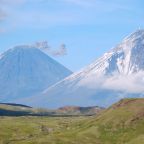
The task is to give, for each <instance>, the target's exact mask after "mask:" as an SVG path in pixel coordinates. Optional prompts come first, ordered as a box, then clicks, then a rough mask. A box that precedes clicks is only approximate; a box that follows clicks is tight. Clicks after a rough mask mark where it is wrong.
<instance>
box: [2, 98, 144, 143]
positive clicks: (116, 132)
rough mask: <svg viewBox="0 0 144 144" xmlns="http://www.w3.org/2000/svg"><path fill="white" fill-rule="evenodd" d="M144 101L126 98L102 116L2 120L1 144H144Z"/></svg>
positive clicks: (5, 118) (105, 111) (8, 118)
mask: <svg viewBox="0 0 144 144" xmlns="http://www.w3.org/2000/svg"><path fill="white" fill-rule="evenodd" d="M143 143H144V99H126V100H122V101H120V102H118V103H117V104H115V105H113V106H111V107H110V108H108V109H106V110H104V111H103V112H102V113H101V114H99V115H98V116H81V117H31V116H23V117H0V144H143Z"/></svg>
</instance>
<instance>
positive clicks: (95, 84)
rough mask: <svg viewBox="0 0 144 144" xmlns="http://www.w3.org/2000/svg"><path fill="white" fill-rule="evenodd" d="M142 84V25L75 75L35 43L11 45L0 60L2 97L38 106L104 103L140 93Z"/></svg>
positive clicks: (106, 104)
mask: <svg viewBox="0 0 144 144" xmlns="http://www.w3.org/2000/svg"><path fill="white" fill-rule="evenodd" d="M70 74H71V75H70ZM143 85H144V30H138V31H136V32H134V33H132V34H130V35H129V36H128V37H126V38H125V39H124V40H123V41H122V42H121V43H120V44H118V45H117V46H116V47H115V48H113V49H111V50H110V51H109V52H107V53H105V54H104V55H103V56H102V57H101V58H99V59H97V60H96V61H95V62H93V63H92V64H90V65H89V66H87V67H85V68H84V69H82V70H80V71H78V72H76V73H74V74H72V72H71V71H70V70H68V69H67V68H65V67H64V66H62V65H60V64H59V63H57V62H56V61H54V60H53V59H51V58H50V57H49V56H47V55H46V54H44V53H43V52H42V51H40V50H38V49H37V48H30V47H26V46H21V47H16V48H13V49H10V50H8V51H7V52H6V53H4V54H2V55H1V59H0V101H2V102H14V103H21V104H25V105H29V106H34V107H41V108H59V107H64V106H74V107H75V106H80V107H88V106H96V105H97V106H100V107H108V106H110V105H111V104H113V103H115V102H117V101H119V100H120V99H122V98H129V97H144V87H143Z"/></svg>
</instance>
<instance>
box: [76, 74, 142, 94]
mask: <svg viewBox="0 0 144 144" xmlns="http://www.w3.org/2000/svg"><path fill="white" fill-rule="evenodd" d="M79 85H80V86H86V87H88V88H90V89H107V90H113V91H123V92H126V93H143V92H144V72H138V73H135V74H130V75H120V74H114V75H113V76H111V77H107V76H95V75H91V76H90V77H87V78H85V79H84V80H82V81H81V82H80V83H79Z"/></svg>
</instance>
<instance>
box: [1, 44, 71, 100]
mask: <svg viewBox="0 0 144 144" xmlns="http://www.w3.org/2000/svg"><path fill="white" fill-rule="evenodd" d="M71 73H72V72H71V71H70V70H68V69H67V68H65V67H64V66H62V65H61V64H59V63H58V62H56V61H55V60H53V59H52V58H50V57H49V56H48V55H46V54H44V53H43V52H42V51H40V50H39V49H37V48H34V47H30V46H25V45H23V46H17V47H14V48H12V49H9V50H8V51H6V52H5V53H3V54H1V56H0V101H1V102H8V101H13V100H15V99H19V98H23V97H28V96H33V95H35V94H36V93H38V92H40V91H42V90H44V89H45V88H47V87H49V86H51V85H52V84H54V83H56V82H58V81H60V80H62V79H63V78H65V77H66V76H69V75H70V74H71Z"/></svg>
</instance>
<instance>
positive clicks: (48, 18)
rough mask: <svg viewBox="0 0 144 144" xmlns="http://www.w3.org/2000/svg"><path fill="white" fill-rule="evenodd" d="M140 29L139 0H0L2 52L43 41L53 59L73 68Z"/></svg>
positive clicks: (142, 10)
mask: <svg viewBox="0 0 144 144" xmlns="http://www.w3.org/2000/svg"><path fill="white" fill-rule="evenodd" d="M139 27H140V28H144V1H143V0H0V52H3V51H4V50H6V49H8V48H10V47H12V46H15V45H19V44H32V43H35V42H36V41H43V40H47V41H48V43H49V45H50V46H51V47H52V48H53V49H57V48H58V47H59V45H61V44H62V43H65V44H66V47H67V55H65V56H61V57H54V58H55V59H56V60H58V61H59V62H61V63H62V64H64V65H65V66H66V67H68V68H69V69H71V70H73V71H76V70H79V69H81V68H82V67H83V66H85V65H87V64H89V63H91V62H92V61H93V60H95V59H96V58H98V57H99V56H101V55H102V54H103V53H104V52H106V51H108V50H109V49H111V48H112V47H114V46H115V45H117V44H118V43H119V42H121V40H122V39H123V38H124V37H125V36H127V35H128V34H130V33H131V32H133V31H135V30H137V29H138V28H139Z"/></svg>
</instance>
